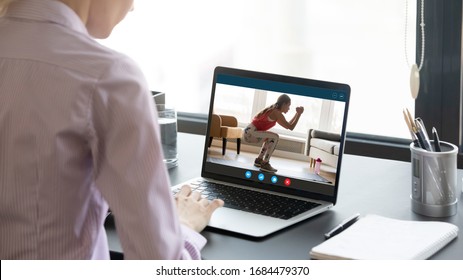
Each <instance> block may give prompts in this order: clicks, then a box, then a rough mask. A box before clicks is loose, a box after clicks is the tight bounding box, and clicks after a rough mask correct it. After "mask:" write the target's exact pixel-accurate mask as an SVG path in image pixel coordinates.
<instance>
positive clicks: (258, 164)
mask: <svg viewBox="0 0 463 280" xmlns="http://www.w3.org/2000/svg"><path fill="white" fill-rule="evenodd" d="M262 161H264V160H263V159H261V158H256V160H255V161H254V166H256V167H260V166H261V165H262Z"/></svg>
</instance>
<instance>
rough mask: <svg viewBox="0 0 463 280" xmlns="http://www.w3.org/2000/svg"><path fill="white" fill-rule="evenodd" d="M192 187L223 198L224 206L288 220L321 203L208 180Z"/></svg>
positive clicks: (214, 196)
mask: <svg viewBox="0 0 463 280" xmlns="http://www.w3.org/2000/svg"><path fill="white" fill-rule="evenodd" d="M191 187H192V189H193V190H196V191H198V192H200V193H201V194H202V195H203V197H205V198H207V199H209V200H212V199H215V198H220V199H222V200H223V201H224V202H225V205H224V207H227V208H232V209H238V210H242V211H246V212H251V213H254V214H260V215H265V216H270V217H274V218H279V219H284V220H288V219H290V218H292V217H294V216H297V215H299V214H301V213H303V212H306V211H307V210H310V209H313V208H315V207H317V206H319V205H320V204H319V203H314V202H309V201H304V200H299V199H294V198H288V197H284V196H279V195H273V194H269V193H262V192H257V191H252V190H247V189H241V188H236V187H231V186H227V185H223V184H218V183H213V182H207V181H198V182H195V183H192V184H191ZM177 191H178V190H177Z"/></svg>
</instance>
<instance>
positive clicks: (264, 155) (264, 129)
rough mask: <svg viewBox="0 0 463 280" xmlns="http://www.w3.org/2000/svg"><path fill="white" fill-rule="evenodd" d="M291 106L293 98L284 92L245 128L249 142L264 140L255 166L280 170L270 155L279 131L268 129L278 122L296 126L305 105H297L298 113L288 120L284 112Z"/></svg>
mask: <svg viewBox="0 0 463 280" xmlns="http://www.w3.org/2000/svg"><path fill="white" fill-rule="evenodd" d="M290 106H291V98H290V97H289V96H288V95H287V94H282V95H280V96H279V97H278V99H277V102H276V103H275V104H272V105H270V106H268V107H266V108H264V109H263V110H262V111H260V112H259V113H258V114H257V115H256V116H254V118H253V120H252V122H251V123H250V124H249V125H248V126H247V127H246V128H245V129H244V136H243V138H244V141H246V142H248V143H261V142H263V143H262V149H261V150H260V153H259V156H258V157H257V158H256V159H255V161H254V166H257V167H260V170H261V171H266V172H277V171H278V170H277V169H275V168H273V167H272V166H271V165H270V157H271V156H272V154H273V151H274V150H275V147H276V145H277V144H278V139H279V138H280V137H279V135H278V134H277V133H275V132H271V131H268V130H269V129H270V128H272V127H274V126H275V124H276V123H278V124H279V125H280V126H282V127H284V128H286V129H289V130H293V129H294V128H295V127H296V125H297V122H298V121H299V118H300V116H301V115H302V113H303V112H304V107H302V106H300V107H296V114H295V115H294V116H293V118H292V119H291V120H290V121H289V122H288V121H287V120H286V118H285V116H284V115H283V114H286V113H287V112H288V111H289V108H290Z"/></svg>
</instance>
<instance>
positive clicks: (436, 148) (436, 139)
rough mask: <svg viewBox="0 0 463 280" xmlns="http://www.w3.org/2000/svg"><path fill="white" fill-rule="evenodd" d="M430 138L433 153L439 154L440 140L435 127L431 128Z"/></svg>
mask: <svg viewBox="0 0 463 280" xmlns="http://www.w3.org/2000/svg"><path fill="white" fill-rule="evenodd" d="M432 138H433V139H434V151H435V152H440V151H441V148H440V139H439V134H437V130H436V128H435V127H433V128H432Z"/></svg>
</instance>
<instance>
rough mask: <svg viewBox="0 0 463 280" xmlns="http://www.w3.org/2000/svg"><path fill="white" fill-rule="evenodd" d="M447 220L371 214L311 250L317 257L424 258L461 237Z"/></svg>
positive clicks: (312, 255) (326, 258) (315, 257)
mask: <svg viewBox="0 0 463 280" xmlns="http://www.w3.org/2000/svg"><path fill="white" fill-rule="evenodd" d="M457 235H458V227H457V226H455V225H453V224H450V223H445V222H430V221H426V222H421V221H404V220H397V219H391V218H386V217H382V216H378V215H367V216H365V217H364V218H361V219H360V220H359V221H357V222H356V223H355V224H353V225H352V226H350V227H349V228H347V229H346V230H344V231H343V232H341V233H340V234H338V235H336V236H334V237H332V238H330V239H328V240H326V241H325V242H323V243H321V244H320V245H318V246H315V247H314V248H312V250H311V251H310V256H311V257H312V258H313V259H325V260H329V259H332V260H341V259H363V260H367V259H373V260H374V259H383V260H403V259H415V260H424V259H427V258H429V257H431V256H432V255H433V254H435V253H436V252H437V251H439V250H440V249H442V248H443V247H444V246H445V245H446V244H448V243H449V242H450V241H452V239H454V238H455V237H457Z"/></svg>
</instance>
